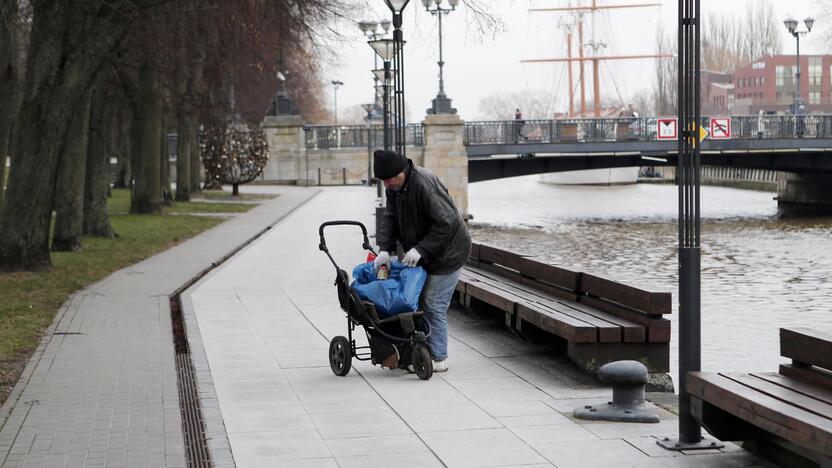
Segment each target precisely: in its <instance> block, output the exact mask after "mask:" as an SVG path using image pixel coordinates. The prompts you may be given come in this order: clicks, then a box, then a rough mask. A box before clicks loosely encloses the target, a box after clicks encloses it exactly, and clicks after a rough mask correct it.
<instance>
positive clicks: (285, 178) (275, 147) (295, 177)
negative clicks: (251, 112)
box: [263, 115, 306, 184]
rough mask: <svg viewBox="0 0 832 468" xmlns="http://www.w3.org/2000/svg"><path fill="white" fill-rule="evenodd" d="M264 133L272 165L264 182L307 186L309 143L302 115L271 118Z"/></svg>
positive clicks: (264, 174) (264, 176)
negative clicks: (305, 134)
mask: <svg viewBox="0 0 832 468" xmlns="http://www.w3.org/2000/svg"><path fill="white" fill-rule="evenodd" d="M263 133H264V134H265V136H266V142H268V144H269V162H268V163H267V164H266V169H265V170H264V171H263V180H268V181H272V182H277V183H284V184H305V168H304V160H305V159H306V141H305V138H304V134H303V120H302V119H301V117H300V116H299V115H267V116H266V117H265V118H264V119H263Z"/></svg>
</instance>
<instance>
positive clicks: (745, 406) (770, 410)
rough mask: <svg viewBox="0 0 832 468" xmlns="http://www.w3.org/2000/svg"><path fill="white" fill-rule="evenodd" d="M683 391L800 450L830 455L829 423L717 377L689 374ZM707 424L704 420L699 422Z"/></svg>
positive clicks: (830, 424)
mask: <svg viewBox="0 0 832 468" xmlns="http://www.w3.org/2000/svg"><path fill="white" fill-rule="evenodd" d="M687 390H688V392H690V393H691V395H694V396H696V397H698V398H700V399H701V400H703V401H706V402H708V403H710V404H712V405H714V406H716V407H718V408H720V409H722V410H724V411H726V412H728V413H730V414H732V415H734V416H737V417H738V418H740V419H743V420H745V421H748V422H749V423H751V424H753V425H755V426H757V427H759V428H761V429H763V430H765V431H767V432H769V433H771V434H774V435H776V436H778V437H781V438H783V439H786V440H788V441H790V442H792V443H794V444H796V445H798V446H800V447H803V448H806V449H809V450H812V451H816V452H818V453H821V454H822V455H824V456H827V457H830V456H832V421H830V420H829V419H826V418H822V417H820V416H817V415H815V414H812V413H809V412H807V411H804V410H802V409H800V408H797V407H795V406H792V405H789V404H786V403H783V402H782V401H780V400H777V399H775V398H772V397H770V396H768V395H765V394H763V393H760V392H758V391H755V390H752V389H750V388H748V387H745V386H743V385H741V384H739V383H737V382H734V381H733V380H730V379H728V378H726V377H724V376H722V375H718V374H704V373H701V372H691V373H689V374H688V380H687ZM703 422H704V423H705V424H707V421H703Z"/></svg>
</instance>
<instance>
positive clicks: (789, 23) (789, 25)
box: [783, 16, 797, 34]
mask: <svg viewBox="0 0 832 468" xmlns="http://www.w3.org/2000/svg"><path fill="white" fill-rule="evenodd" d="M783 24H784V25H786V29H788V30H789V32H790V33H792V34H794V32H795V30H796V29H797V20H796V19H794V18H792V17H791V16H789V17H788V18H786V19H784V20H783Z"/></svg>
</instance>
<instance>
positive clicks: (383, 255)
mask: <svg viewBox="0 0 832 468" xmlns="http://www.w3.org/2000/svg"><path fill="white" fill-rule="evenodd" d="M382 265H386V266H387V271H388V272H389V271H390V252H387V251H385V250H382V251H381V252H379V253H378V256H376V259H375V260H373V269H374V270H375V272H376V273H378V269H379V267H381V266H382Z"/></svg>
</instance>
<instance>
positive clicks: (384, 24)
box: [379, 20, 393, 34]
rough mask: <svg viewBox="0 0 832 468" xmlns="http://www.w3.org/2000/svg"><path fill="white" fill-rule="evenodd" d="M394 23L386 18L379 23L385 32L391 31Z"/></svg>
mask: <svg viewBox="0 0 832 468" xmlns="http://www.w3.org/2000/svg"><path fill="white" fill-rule="evenodd" d="M392 24H393V23H391V22H390V21H389V20H384V21H382V22H381V23H379V25H380V26H381V29H382V30H383V31H384V34H387V33H388V32H389V31H390V26H392Z"/></svg>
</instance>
